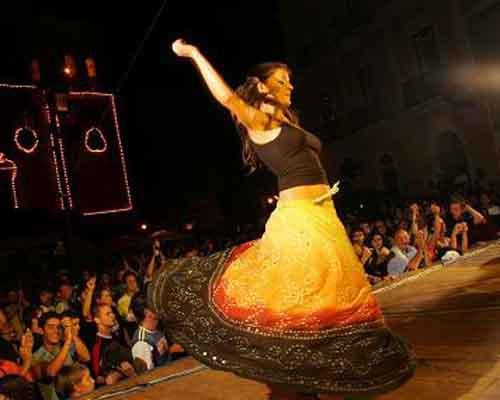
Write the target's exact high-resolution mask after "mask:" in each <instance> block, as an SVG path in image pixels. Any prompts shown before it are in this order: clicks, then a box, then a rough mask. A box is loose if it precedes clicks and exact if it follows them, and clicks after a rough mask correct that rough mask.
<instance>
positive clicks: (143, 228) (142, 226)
mask: <svg viewBox="0 0 500 400" xmlns="http://www.w3.org/2000/svg"><path fill="white" fill-rule="evenodd" d="M140 228H141V231H147V230H148V224H141V226H140Z"/></svg>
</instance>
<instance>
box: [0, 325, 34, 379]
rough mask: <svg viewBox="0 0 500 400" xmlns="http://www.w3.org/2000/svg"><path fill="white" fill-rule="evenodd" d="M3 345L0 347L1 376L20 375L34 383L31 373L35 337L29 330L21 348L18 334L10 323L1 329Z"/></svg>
mask: <svg viewBox="0 0 500 400" xmlns="http://www.w3.org/2000/svg"><path fill="white" fill-rule="evenodd" d="M0 335H1V338H2V344H1V346H0V376H1V377H3V376H6V375H18V376H21V377H23V378H24V379H26V380H28V381H30V382H33V381H34V377H33V375H32V373H31V367H32V361H33V335H32V333H31V331H30V330H29V329H28V330H27V331H26V333H24V334H23V335H22V336H21V340H20V341H19V346H18V342H17V338H16V332H15V331H14V328H13V327H12V325H10V323H9V322H7V323H6V324H4V325H3V326H2V327H1V329H0Z"/></svg>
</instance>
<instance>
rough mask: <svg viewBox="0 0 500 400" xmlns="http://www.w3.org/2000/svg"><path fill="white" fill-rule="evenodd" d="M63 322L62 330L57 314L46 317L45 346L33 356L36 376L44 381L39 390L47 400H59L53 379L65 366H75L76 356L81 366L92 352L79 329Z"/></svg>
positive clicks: (67, 321) (44, 321)
mask: <svg viewBox="0 0 500 400" xmlns="http://www.w3.org/2000/svg"><path fill="white" fill-rule="evenodd" d="M64 322H65V324H64V326H63V325H62V323H61V319H60V317H59V315H58V314H56V313H47V314H45V315H44V316H43V318H42V327H43V333H44V335H43V345H42V347H40V348H39V349H38V350H37V351H36V352H35V353H34V354H33V364H34V370H35V374H36V377H37V378H38V379H42V380H43V383H41V384H40V389H41V392H42V395H43V398H44V399H45V400H57V399H58V397H57V395H56V391H55V388H54V384H53V379H54V377H56V376H57V374H58V373H59V371H60V370H61V368H62V367H63V366H65V365H71V364H73V355H76V356H77V357H78V359H79V361H81V362H88V361H90V356H89V351H88V349H87V347H86V346H85V344H84V343H83V342H82V340H81V339H80V338H79V336H78V334H79V332H78V329H77V327H76V326H75V325H74V324H72V323H70V321H69V320H68V318H65V321H64ZM62 333H63V334H62ZM61 343H62V345H61Z"/></svg>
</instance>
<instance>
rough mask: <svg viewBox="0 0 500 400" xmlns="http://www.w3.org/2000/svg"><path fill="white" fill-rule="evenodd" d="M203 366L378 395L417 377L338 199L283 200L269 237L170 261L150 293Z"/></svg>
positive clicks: (315, 389)
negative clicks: (351, 237) (352, 239)
mask: <svg viewBox="0 0 500 400" xmlns="http://www.w3.org/2000/svg"><path fill="white" fill-rule="evenodd" d="M148 297H149V302H150V306H151V307H152V308H153V309H154V310H155V311H156V312H158V313H160V315H161V316H162V318H163V319H164V320H165V322H166V327H167V331H168V333H169V336H170V338H171V340H174V341H175V342H178V343H180V344H181V345H183V346H184V348H185V349H186V351H188V352H189V353H190V354H191V355H193V356H194V357H195V358H197V359H198V360H199V361H200V362H202V363H204V364H206V365H209V366H211V367H212V368H215V369H221V370H225V371H231V372H233V373H236V374H238V375H240V376H242V377H245V378H250V379H255V380H258V381H262V382H266V383H274V384H284V385H288V386H290V387H293V388H295V389H296V390H297V391H301V392H310V393H333V394H340V395H349V394H377V393H382V392H386V391H389V390H392V389H394V388H396V387H398V386H400V385H401V384H402V383H403V382H405V381H406V380H408V379H409V378H410V377H411V376H412V375H413V373H414V369H415V358H414V355H413V352H412V350H411V349H410V347H409V346H408V345H407V344H406V343H405V342H404V341H403V340H402V339H401V338H399V337H398V336H396V335H394V334H393V333H392V332H391V331H390V330H389V329H388V328H387V326H386V325H385V323H384V319H383V315H382V313H381V311H380V308H379V306H378V303H377V300H376V298H375V297H374V296H373V294H372V292H371V288H370V285H369V283H368V282H367V280H366V278H365V275H364V271H363V268H362V266H361V264H360V263H359V261H358V259H357V257H356V255H355V254H354V251H353V249H352V246H351V244H350V242H349V240H348V237H347V235H346V232H345V229H344V227H343V225H342V223H341V222H340V220H339V219H338V217H337V214H336V212H335V208H334V206H333V203H332V202H331V201H326V202H323V203H322V204H320V205H316V204H314V203H312V202H311V201H308V200H293V201H279V202H278V205H277V208H276V209H275V210H274V212H273V213H272V215H271V216H270V218H269V220H268V221H267V224H266V229H265V232H264V235H263V236H262V238H260V239H258V240H255V241H253V242H248V243H245V244H243V245H240V246H236V247H232V248H229V249H226V250H224V251H221V252H217V253H214V254H212V255H210V256H208V257H195V258H180V259H173V260H168V261H167V262H165V263H164V264H163V265H162V267H161V268H160V270H159V271H158V272H157V273H156V275H155V279H154V280H153V282H152V284H151V285H150V286H149V289H148Z"/></svg>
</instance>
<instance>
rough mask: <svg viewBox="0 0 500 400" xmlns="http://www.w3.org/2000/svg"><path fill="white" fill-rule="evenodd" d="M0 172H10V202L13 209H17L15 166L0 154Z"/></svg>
mask: <svg viewBox="0 0 500 400" xmlns="http://www.w3.org/2000/svg"><path fill="white" fill-rule="evenodd" d="M0 171H10V172H11V173H12V175H11V177H10V187H11V189H12V201H13V203H14V208H19V201H18V200H17V189H16V178H17V165H16V163H15V162H14V161H12V160H9V159H8V158H7V157H5V154H3V153H0Z"/></svg>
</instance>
